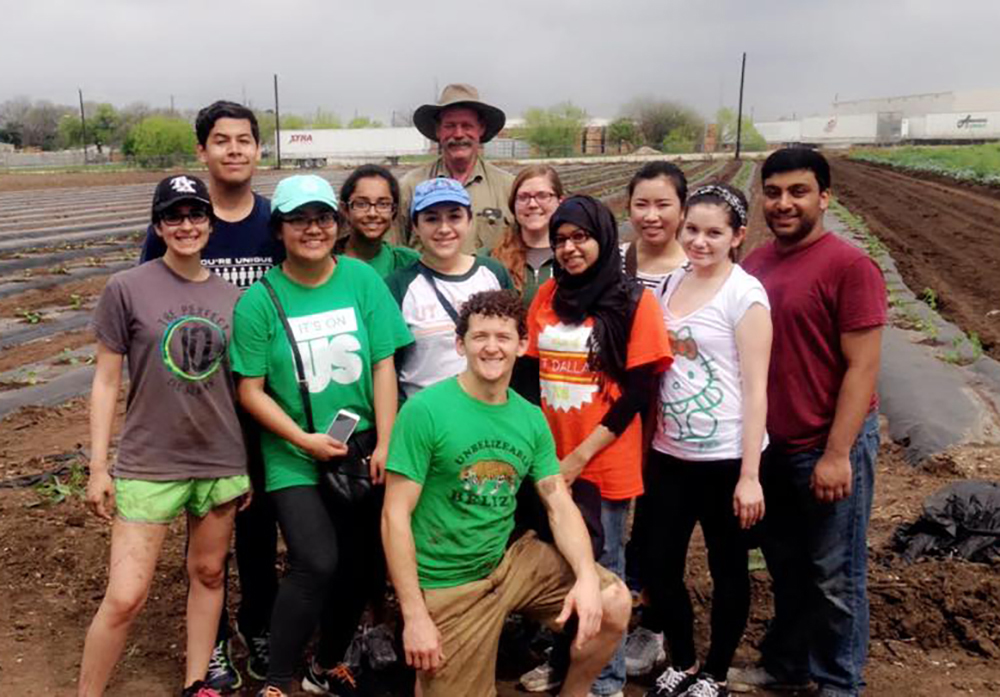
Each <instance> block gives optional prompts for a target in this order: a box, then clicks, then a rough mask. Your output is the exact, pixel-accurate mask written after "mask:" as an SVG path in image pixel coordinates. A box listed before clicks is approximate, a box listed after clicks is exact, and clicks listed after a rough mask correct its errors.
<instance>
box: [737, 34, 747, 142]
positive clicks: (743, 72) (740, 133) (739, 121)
mask: <svg viewBox="0 0 1000 697" xmlns="http://www.w3.org/2000/svg"><path fill="white" fill-rule="evenodd" d="M746 72H747V53H746V51H744V52H743V65H742V67H741V68H740V106H739V109H738V110H737V113H736V159H737V160H738V159H740V144H741V143H740V141H741V140H742V138H743V78H744V76H745V75H746Z"/></svg>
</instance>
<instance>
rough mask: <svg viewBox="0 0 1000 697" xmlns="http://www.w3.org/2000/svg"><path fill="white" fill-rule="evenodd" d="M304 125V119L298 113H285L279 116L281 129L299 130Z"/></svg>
mask: <svg viewBox="0 0 1000 697" xmlns="http://www.w3.org/2000/svg"><path fill="white" fill-rule="evenodd" d="M305 127H306V120H305V119H304V118H302V117H301V116H299V115H298V114H285V115H283V116H282V117H281V130H283V131H300V130H302V129H303V128H305Z"/></svg>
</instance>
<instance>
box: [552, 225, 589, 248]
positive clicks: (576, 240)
mask: <svg viewBox="0 0 1000 697" xmlns="http://www.w3.org/2000/svg"><path fill="white" fill-rule="evenodd" d="M589 239H591V236H590V233H589V232H587V231H586V230H574V231H573V232H571V233H570V234H568V235H565V236H563V235H556V239H555V242H553V243H552V249H561V248H563V247H565V246H566V243H567V242H572V243H573V246H574V247H579V246H580V245H581V244H583V243H584V242H586V241H587V240H589Z"/></svg>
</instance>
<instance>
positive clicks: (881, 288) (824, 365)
mask: <svg viewBox="0 0 1000 697" xmlns="http://www.w3.org/2000/svg"><path fill="white" fill-rule="evenodd" d="M761 176H762V178H763V183H764V217H765V219H766V220H767V225H768V227H769V228H770V229H771V232H772V233H773V234H774V241H772V242H771V243H769V244H767V245H765V246H763V247H761V248H760V249H757V250H756V251H755V252H754V253H752V254H751V255H750V256H749V257H747V259H746V261H745V262H744V263H743V267H744V268H745V269H746V270H747V271H748V272H749V273H751V274H753V275H754V276H756V277H757V278H758V279H760V281H761V282H762V283H763V284H764V288H765V289H766V290H767V294H768V298H769V299H770V302H771V318H772V321H773V323H774V345H773V348H772V351H771V370H770V373H769V379H768V413H767V429H768V433H769V434H770V436H771V443H772V445H771V448H770V449H769V451H768V457H767V462H766V465H765V468H764V470H763V472H762V482H763V486H764V496H765V502H766V505H767V514H766V519H765V528H764V529H765V539H764V544H763V547H764V554H765V557H766V560H767V565H768V569H769V570H770V572H771V576H772V578H773V580H774V586H773V587H774V599H775V617H774V620H773V622H772V623H771V626H770V628H769V631H768V635H767V637H766V639H765V642H764V645H763V647H762V653H763V661H762V665H761V666H760V667H758V668H754V669H750V670H747V671H734V673H733V674H732V676H731V678H730V683H729V687H730V689H731V690H733V691H738V690H741V688H743V689H745V688H747V687H750V686H753V687H758V686H771V687H776V686H778V685H779V684H784V685H788V686H791V685H801V684H803V683H807V682H808V681H809V679H810V678H811V679H813V680H815V681H816V683H817V684H818V685H819V687H820V694H821V695H829V696H833V695H857V694H859V693H860V690H861V689H862V687H863V686H864V681H863V678H862V671H863V669H864V665H865V661H866V659H867V653H868V598H867V584H866V581H867V573H868V555H867V540H866V537H867V531H868V520H869V515H870V513H871V504H872V489H873V487H874V480H875V457H876V455H877V453H878V440H879V435H878V416H877V409H878V396H877V394H876V393H875V383H876V379H877V377H878V368H879V358H880V353H881V339H882V326H883V325H884V324H885V321H886V311H887V310H886V293H885V282H884V280H883V278H882V273H881V271H880V270H879V268H878V266H877V265H876V264H875V263H874V262H873V261H872V260H871V259H870V258H869V257H868V256H867V255H865V253H864V252H862V251H861V250H860V249H858V248H856V247H854V246H853V245H851V244H850V243H849V242H846V241H845V240H843V239H841V238H839V237H837V236H836V235H834V234H831V233H829V232H828V231H827V230H826V229H825V228H824V226H823V213H824V212H825V211H826V209H827V206H828V205H829V201H830V191H829V188H830V168H829V165H828V164H827V162H826V160H825V159H824V158H823V156H822V155H820V154H819V153H817V152H815V151H812V150H807V149H804V148H786V149H783V150H779V151H777V152H775V153H774V154H772V155H771V156H770V157H768V158H767V160H766V161H765V162H764V166H763V168H762V170H761Z"/></svg>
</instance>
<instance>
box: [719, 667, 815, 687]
mask: <svg viewBox="0 0 1000 697" xmlns="http://www.w3.org/2000/svg"><path fill="white" fill-rule="evenodd" d="M808 687H809V683H808V682H807V681H801V682H792V681H788V680H781V679H780V678H777V677H775V676H774V675H771V674H770V673H769V672H767V669H766V668H765V667H764V666H753V667H752V668H730V669H729V674H728V675H727V676H726V688H727V689H728V690H729V691H730V692H753V691H754V690H757V689H761V688H763V689H768V690H775V691H777V692H784V691H788V692H794V691H797V690H805V689H808Z"/></svg>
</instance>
